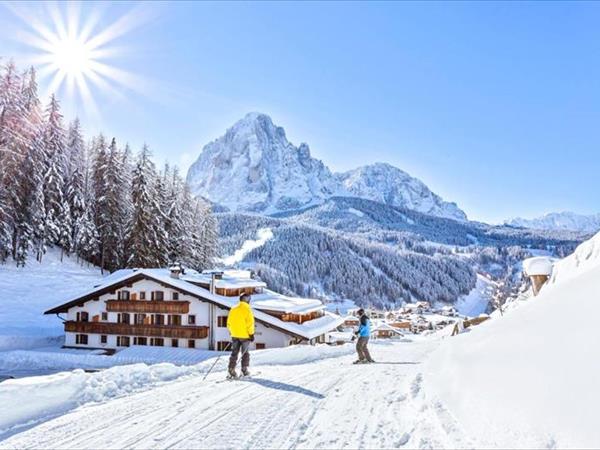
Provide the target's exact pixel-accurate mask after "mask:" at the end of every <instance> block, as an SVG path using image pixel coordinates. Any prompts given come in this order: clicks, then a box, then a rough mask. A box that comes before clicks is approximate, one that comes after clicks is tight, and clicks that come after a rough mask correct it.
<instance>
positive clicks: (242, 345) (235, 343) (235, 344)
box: [229, 338, 250, 370]
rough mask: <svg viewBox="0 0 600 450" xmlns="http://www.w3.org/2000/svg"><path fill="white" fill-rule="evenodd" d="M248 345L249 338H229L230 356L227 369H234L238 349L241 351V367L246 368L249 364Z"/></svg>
mask: <svg viewBox="0 0 600 450" xmlns="http://www.w3.org/2000/svg"><path fill="white" fill-rule="evenodd" d="M249 347H250V340H249V339H238V338H233V339H231V356H230V357H229V369H230V370H231V369H235V366H236V364H237V361H238V355H239V353H240V350H241V351H242V369H246V368H248V366H249V365H250V353H248V348H249Z"/></svg>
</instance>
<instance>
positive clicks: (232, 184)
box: [187, 112, 342, 213]
mask: <svg viewBox="0 0 600 450" xmlns="http://www.w3.org/2000/svg"><path fill="white" fill-rule="evenodd" d="M187 181H188V183H189V184H190V187H191V189H192V191H193V192H194V193H195V194H196V195H201V196H203V197H205V198H207V199H208V200H210V201H212V202H215V203H218V204H220V205H223V206H225V207H227V208H229V209H230V210H233V211H255V212H263V213H272V212H277V211H282V210H288V209H297V208H301V207H304V206H309V205H311V204H315V203H319V202H320V201H322V200H323V199H325V198H327V197H330V196H332V195H339V194H341V193H342V189H341V185H340V183H339V182H338V181H337V180H336V179H335V177H334V176H333V175H332V174H331V172H330V171H329V169H328V168H327V167H326V166H325V165H324V164H323V163H322V162H321V161H319V160H317V159H314V158H312V156H311V154H310V149H309V147H308V145H307V144H301V145H300V146H299V147H295V146H294V145H293V144H291V143H290V142H289V141H288V140H287V137H286V135H285V131H284V129H283V128H282V127H279V126H276V125H275V124H273V121H272V120H271V118H270V117H269V116H268V115H266V114H261V113H256V112H253V113H249V114H247V115H246V116H245V117H244V118H243V119H241V120H239V121H238V122H236V123H235V124H234V125H233V126H232V127H231V128H229V129H228V130H227V132H226V133H225V135H224V136H222V137H220V138H218V139H216V140H215V141H213V142H211V143H209V144H207V145H206V146H205V147H204V149H203V150H202V152H201V154H200V156H199V157H198V160H197V161H196V162H195V163H194V164H193V165H192V167H190V170H189V172H188V176H187Z"/></svg>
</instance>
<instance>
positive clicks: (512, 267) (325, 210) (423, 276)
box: [216, 197, 581, 307]
mask: <svg viewBox="0 0 600 450" xmlns="http://www.w3.org/2000/svg"><path fill="white" fill-rule="evenodd" d="M216 216H217V217H218V219H219V225H220V236H221V240H220V244H221V253H222V255H229V254H232V253H233V252H234V251H235V250H236V249H238V248H240V247H241V246H242V245H243V243H244V242H245V241H247V240H252V239H255V237H256V233H257V231H258V230H259V229H265V228H268V229H270V230H272V232H273V234H274V237H273V239H270V240H268V241H266V242H265V243H264V245H262V246H260V247H258V248H256V249H254V250H252V251H251V252H249V253H248V254H246V256H245V258H244V260H243V262H242V263H243V264H247V265H250V266H251V267H254V268H255V269H256V270H257V273H258V275H259V276H260V277H261V278H262V279H263V280H264V281H266V282H267V283H269V285H270V286H271V287H273V288H275V289H278V290H281V291H283V292H288V293H292V294H296V295H305V296H320V297H325V298H333V299H352V300H354V301H355V302H357V303H359V304H363V305H375V306H385V307H390V306H392V305H394V304H398V303H400V302H402V301H410V300H415V299H418V300H428V301H432V302H438V301H441V302H454V301H456V300H457V299H458V298H459V297H460V296H461V295H464V294H466V293H468V292H469V291H470V290H471V289H472V288H473V287H474V285H475V281H476V277H475V273H476V272H479V273H483V274H486V275H488V276H489V277H491V278H493V279H494V280H496V281H499V282H500V283H498V286H499V288H498V289H500V290H501V292H498V293H497V295H499V296H500V297H501V296H506V295H508V294H509V293H510V292H511V291H512V290H514V289H516V288H517V287H518V286H519V284H520V281H521V280H520V261H522V260H523V259H524V258H526V257H527V256H530V254H531V253H530V252H531V249H538V250H544V251H550V252H552V253H554V254H557V255H566V254H569V253H571V252H572V251H573V249H574V248H575V246H576V245H577V243H578V242H579V239H580V238H581V234H577V233H569V232H561V233H556V232H542V231H534V230H522V229H515V228H512V227H494V226H490V225H486V224H482V223H476V222H463V221H455V220H451V219H444V218H440V217H434V216H430V215H426V214H421V213H418V212H416V211H412V210H406V209H400V208H397V207H393V206H390V205H385V204H382V203H378V202H374V201H370V200H365V199H358V198H350V197H336V198H331V199H329V200H327V201H326V202H324V203H323V204H321V205H319V206H315V207H311V208H308V209H306V210H302V211H295V212H288V213H285V214H279V215H278V217H272V216H271V217H269V216H261V215H247V214H236V213H222V214H216Z"/></svg>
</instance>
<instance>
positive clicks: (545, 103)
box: [0, 2, 600, 222]
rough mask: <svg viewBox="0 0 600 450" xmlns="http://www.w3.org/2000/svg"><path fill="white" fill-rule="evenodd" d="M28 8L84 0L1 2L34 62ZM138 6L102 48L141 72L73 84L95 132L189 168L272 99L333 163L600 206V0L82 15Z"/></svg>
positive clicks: (3, 23)
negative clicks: (91, 104)
mask: <svg viewBox="0 0 600 450" xmlns="http://www.w3.org/2000/svg"><path fill="white" fill-rule="evenodd" d="M15 8H16V9H17V10H18V11H20V12H21V14H24V15H25V17H27V16H28V15H30V16H31V17H34V16H35V17H39V18H40V19H39V20H40V21H41V22H43V23H46V24H48V25H52V24H53V21H56V19H52V14H49V13H48V8H50V9H52V8H54V9H58V10H60V12H61V13H65V10H66V9H67V8H66V6H65V5H64V4H58V5H54V6H52V5H50V6H47V5H42V4H30V5H25V6H22V5H18V7H17V6H16V5H15V6H13V7H6V6H4V7H2V6H0V54H2V55H4V56H7V57H14V58H15V59H16V61H17V63H20V62H21V61H23V62H26V61H29V60H28V59H27V57H28V55H29V54H30V53H31V50H32V49H31V47H29V46H28V45H26V44H27V39H28V38H27V36H25V37H23V36H22V33H21V32H20V31H22V30H26V29H27V25H26V24H25V22H24V21H22V20H19V19H18V18H17V16H16V15H15ZM18 11H17V12H18ZM123 16H126V18H127V19H129V18H133V20H131V21H129V20H127V21H124V22H125V23H126V24H127V25H131V26H124V27H123V30H124V31H123V33H122V34H120V35H118V36H116V37H115V38H114V40H113V41H112V42H110V43H109V44H107V47H112V48H114V49H115V54H113V55H110V56H107V57H106V58H105V59H103V60H102V61H103V62H105V63H106V64H107V65H110V66H111V67H114V68H116V69H118V70H124V71H127V72H128V73H130V74H132V76H133V77H134V78H132V77H129V80H131V79H133V80H134V81H133V83H131V82H130V85H129V86H127V85H124V84H120V83H118V82H116V83H115V82H113V83H112V86H113V90H112V91H108V90H106V89H104V88H102V87H99V86H96V87H95V88H92V94H93V96H94V99H95V101H96V103H97V105H98V114H91V113H90V112H89V111H88V109H89V108H87V105H85V104H83V103H84V102H82V101H81V100H80V99H79V97H77V96H74V95H73V94H69V93H68V92H67V90H66V88H65V87H64V86H63V87H62V88H61V91H59V95H60V98H61V99H62V100H63V105H64V109H65V114H66V115H67V116H68V117H71V116H73V115H75V114H77V115H80V116H81V117H82V121H83V124H84V127H85V129H86V131H87V132H88V133H96V132H98V131H100V130H102V131H104V132H105V133H106V134H107V135H110V136H113V135H115V136H117V138H118V139H119V140H120V141H129V142H130V143H131V144H132V145H133V146H135V147H139V146H140V145H141V144H142V143H143V142H147V143H148V144H149V145H150V147H151V148H152V149H153V151H154V154H155V156H156V159H157V161H159V162H162V161H165V160H169V161H170V162H172V163H176V164H179V165H180V166H181V168H182V169H183V170H184V172H185V170H187V166H188V165H189V164H190V163H191V162H192V161H193V160H194V159H195V158H196V156H197V155H198V153H199V152H200V150H201V148H202V146H203V145H204V144H205V143H206V142H208V141H210V140H212V139H214V138H216V137H218V136H220V135H221V134H223V132H224V130H225V129H226V128H227V127H228V126H230V125H231V124H233V123H234V122H235V121H236V120H237V119H239V118H241V117H242V116H243V115H244V114H245V113H246V112H249V111H261V112H265V113H267V114H269V115H271V117H272V118H273V120H274V121H275V123H277V124H279V125H281V126H283V127H284V128H285V129H286V132H287V134H288V138H289V139H290V140H291V141H292V142H294V143H295V144H299V143H300V142H307V143H308V144H309V145H310V147H311V150H312V152H313V155H314V156H316V157H318V158H320V159H322V160H323V161H324V162H325V163H326V164H328V165H329V166H330V167H331V168H332V169H333V170H347V169H350V168H353V167H356V166H359V165H363V164H367V163H371V162H375V161H386V162H389V163H391V164H394V165H396V166H398V167H400V168H402V169H404V170H406V171H407V172H409V173H410V174H412V175H414V176H416V177H418V178H420V179H422V180H423V181H424V182H425V183H426V184H428V185H429V186H430V187H431V189H432V190H434V191H435V192H437V193H439V194H440V195H442V196H443V197H444V198H445V199H447V200H451V201H456V202H457V203H458V204H459V206H460V207H462V208H463V209H464V210H465V211H466V212H467V214H468V215H469V217H470V218H472V219H477V220H484V221H492V222H497V221H501V220H502V219H504V218H507V217H512V216H535V215H539V214H541V213H544V212H549V211H560V210H573V211H576V212H581V213H592V212H600V202H599V201H598V198H599V197H600V195H599V194H600V182H599V181H598V175H599V173H600V133H598V129H600V126H599V124H600V86H599V83H600V27H598V25H597V24H598V23H599V22H600V4H599V3H593V2H582V3H575V2H568V3H567V2H565V3H561V2H547V3H544V2H531V3H525V2H519V3H517V2H506V3H494V2H460V3H434V2H423V3H417V2H414V3H410V2H399V3H391V2H382V3H376V2H372V3H359V2H349V3H343V2H334V3H321V2H308V3H293V2H282V3H276V2H265V3H186V2H181V3H173V4H166V3H162V4H158V3H145V4H131V3H119V4H106V3H102V4H100V3H95V4H86V5H82V6H81V11H80V17H81V19H82V21H83V22H85V21H86V20H88V19H89V18H90V17H98V20H97V24H96V25H95V27H94V28H93V30H92V33H91V36H93V35H94V34H95V33H98V32H100V30H102V29H105V28H107V27H110V26H111V24H114V23H115V22H116V21H118V20H119V18H122V17H123ZM117 28H118V27H117ZM1 30H4V31H1ZM115 34H117V33H115ZM50 82H51V78H50V77H47V78H44V79H42V82H41V85H42V88H47V87H48V86H49V84H50ZM109 84H111V83H109Z"/></svg>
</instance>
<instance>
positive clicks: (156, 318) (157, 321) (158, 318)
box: [152, 314, 165, 325]
mask: <svg viewBox="0 0 600 450" xmlns="http://www.w3.org/2000/svg"><path fill="white" fill-rule="evenodd" d="M152 324H153V325H164V324H165V316H163V315H162V314H154V315H153V316H152Z"/></svg>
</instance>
